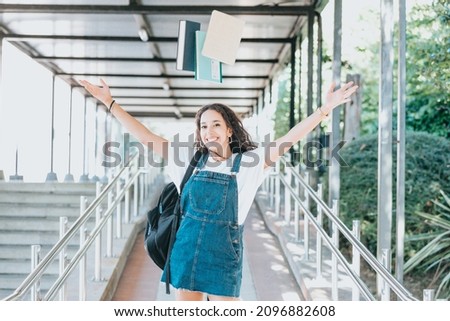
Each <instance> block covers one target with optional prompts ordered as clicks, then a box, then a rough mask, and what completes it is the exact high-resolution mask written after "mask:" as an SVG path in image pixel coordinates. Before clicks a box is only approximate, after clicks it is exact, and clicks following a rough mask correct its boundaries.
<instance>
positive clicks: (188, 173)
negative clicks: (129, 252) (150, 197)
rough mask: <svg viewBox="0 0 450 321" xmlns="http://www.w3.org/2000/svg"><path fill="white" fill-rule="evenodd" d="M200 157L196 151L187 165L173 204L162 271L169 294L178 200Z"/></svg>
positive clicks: (178, 215) (199, 152)
mask: <svg viewBox="0 0 450 321" xmlns="http://www.w3.org/2000/svg"><path fill="white" fill-rule="evenodd" d="M201 157H202V153H201V151H199V150H197V151H196V152H195V154H194V156H193V157H192V159H191V162H190V163H189V166H188V168H187V170H186V173H184V176H183V180H182V181H181V184H180V194H179V195H178V200H177V203H176V204H175V208H174V210H173V211H174V213H175V219H174V222H173V224H172V232H171V233H170V240H169V251H168V252H167V260H166V265H165V266H164V269H165V271H166V293H167V294H170V254H171V252H172V247H173V243H174V242H175V235H176V233H177V230H178V224H179V222H180V199H181V193H182V192H183V187H184V185H185V184H186V182H187V181H188V180H189V178H190V177H191V175H192V173H193V171H194V168H195V167H197V163H198V161H199V160H200V158H201Z"/></svg>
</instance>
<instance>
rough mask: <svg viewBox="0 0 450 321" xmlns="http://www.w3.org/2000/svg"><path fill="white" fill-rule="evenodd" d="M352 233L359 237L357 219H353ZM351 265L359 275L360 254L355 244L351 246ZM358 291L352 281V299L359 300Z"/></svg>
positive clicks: (359, 231)
mask: <svg viewBox="0 0 450 321" xmlns="http://www.w3.org/2000/svg"><path fill="white" fill-rule="evenodd" d="M352 232H353V235H354V236H355V237H356V239H357V240H359V239H360V238H361V223H360V221H359V220H353V227H352ZM352 267H353V271H355V274H356V275H357V276H360V274H361V254H360V253H359V251H358V250H357V249H356V247H355V246H352ZM359 296H360V292H359V289H358V287H357V286H356V284H354V283H353V287H352V301H359Z"/></svg>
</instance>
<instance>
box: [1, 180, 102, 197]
mask: <svg viewBox="0 0 450 321" xmlns="http://www.w3.org/2000/svg"><path fill="white" fill-rule="evenodd" d="M95 189H96V187H95V183H24V182H0V193H2V192H32V193H44V194H46V193H76V194H79V195H82V194H85V193H89V194H92V195H93V194H95Z"/></svg>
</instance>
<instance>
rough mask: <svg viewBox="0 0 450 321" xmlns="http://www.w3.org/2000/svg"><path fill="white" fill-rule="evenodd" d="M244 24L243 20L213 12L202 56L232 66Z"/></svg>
mask: <svg viewBox="0 0 450 321" xmlns="http://www.w3.org/2000/svg"><path fill="white" fill-rule="evenodd" d="M244 24H245V22H244V21H243V20H240V19H238V18H236V17H233V16H230V15H228V14H225V13H223V12H220V11H217V10H214V11H213V12H212V14H211V18H210V20H209V25H208V30H207V32H206V39H205V45H204V47H203V51H202V54H203V55H204V56H206V57H209V58H211V59H216V60H218V61H220V62H223V63H225V64H229V65H232V64H234V63H235V61H236V56H237V52H238V49H239V44H240V42H241V38H242V33H243V31H244Z"/></svg>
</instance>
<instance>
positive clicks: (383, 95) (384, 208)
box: [377, 0, 394, 295]
mask: <svg viewBox="0 0 450 321" xmlns="http://www.w3.org/2000/svg"><path fill="white" fill-rule="evenodd" d="M380 4H381V5H380V7H381V12H380V17H381V19H380V28H381V29H380V30H381V50H380V53H381V57H380V88H379V105H378V220H377V258H378V260H379V261H380V262H381V261H382V255H383V250H390V249H391V234H392V231H391V230H392V108H393V104H392V88H393V81H392V75H393V43H392V38H393V26H394V19H393V0H381V1H380ZM389 270H390V269H389ZM377 285H378V286H377V289H378V291H377V292H378V295H380V294H381V290H382V288H381V278H380V277H378V278H377Z"/></svg>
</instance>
